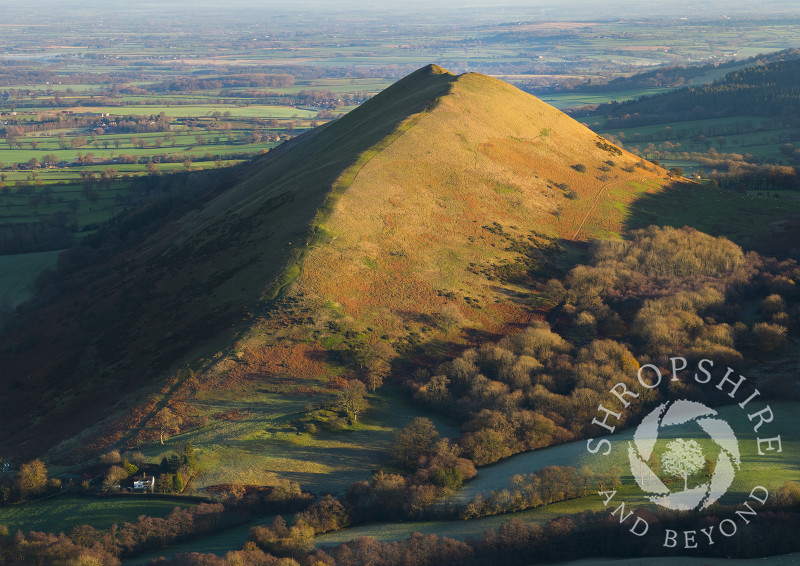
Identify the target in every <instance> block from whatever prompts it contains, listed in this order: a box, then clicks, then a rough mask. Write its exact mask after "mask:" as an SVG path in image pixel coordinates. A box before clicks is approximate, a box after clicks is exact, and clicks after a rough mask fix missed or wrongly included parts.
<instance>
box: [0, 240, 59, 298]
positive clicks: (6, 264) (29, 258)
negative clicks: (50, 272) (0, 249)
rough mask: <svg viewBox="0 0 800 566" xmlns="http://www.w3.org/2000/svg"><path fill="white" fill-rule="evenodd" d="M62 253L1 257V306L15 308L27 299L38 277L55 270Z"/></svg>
mask: <svg viewBox="0 0 800 566" xmlns="http://www.w3.org/2000/svg"><path fill="white" fill-rule="evenodd" d="M62 251H63V250H56V251H53V252H39V253H32V254H18V255H3V256H0V305H2V304H5V305H8V306H10V307H15V306H17V305H18V304H20V303H22V302H23V301H24V300H25V299H27V298H28V297H29V296H30V295H31V292H32V285H33V283H34V281H36V277H37V276H38V275H39V274H40V273H41V272H42V271H44V270H45V269H55V267H56V264H57V262H58V254H60V253H61V252H62Z"/></svg>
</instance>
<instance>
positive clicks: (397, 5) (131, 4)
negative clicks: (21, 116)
mask: <svg viewBox="0 0 800 566" xmlns="http://www.w3.org/2000/svg"><path fill="white" fill-rule="evenodd" d="M76 8H90V9H95V10H96V13H97V15H98V16H100V17H102V15H103V14H109V13H110V12H114V13H116V14H117V15H119V14H120V13H125V12H128V11H135V12H137V13H140V14H141V13H142V12H150V14H151V15H153V16H155V15H157V14H159V13H162V14H167V13H169V15H170V16H174V15H179V14H180V13H181V12H184V13H186V12H187V11H189V12H191V13H193V14H196V15H197V14H201V13H202V14H210V15H211V14H215V15H217V16H224V17H225V19H230V18H231V17H233V18H237V17H241V18H242V19H246V18H247V17H248V16H250V17H253V16H254V15H255V14H268V13H276V12H281V13H284V14H287V13H292V12H295V13H300V12H304V13H308V12H311V13H312V14H322V13H330V12H336V13H338V14H342V13H346V12H347V11H352V10H355V11H359V12H361V13H362V14H364V13H385V12H401V13H404V14H406V15H408V16H413V15H418V16H419V17H421V18H426V17H430V16H432V15H438V16H440V17H441V18H443V20H442V21H441V23H443V24H446V23H447V17H448V14H449V16H450V17H451V18H452V19H459V20H461V19H463V18H464V17H465V16H468V14H469V13H475V12H481V13H482V14H483V18H482V19H484V20H485V19H486V16H487V13H489V15H493V16H494V18H496V19H497V21H504V20H506V19H516V18H523V19H565V20H581V19H585V18H595V19H596V18H617V17H645V16H664V15H673V16H677V17H690V16H722V15H729V16H732V15H742V14H758V15H760V16H765V15H770V14H775V15H779V14H781V15H782V14H797V15H800V2H797V0H764V1H754V0H747V1H745V0H659V1H658V2H655V1H653V0H625V1H618V0H617V1H607V0H561V1H557V0H496V1H493V2H480V1H477V0H433V1H431V0H402V1H397V0H391V1H385V0H225V1H224V2H219V1H218V0H158V1H155V0H102V1H99V0H70V1H64V0H39V1H35V0H34V1H31V2H19V1H18V0H13V1H11V0H0V14H2V19H3V20H5V21H3V23H11V22H10V21H9V20H13V19H14V18H15V17H17V18H24V19H25V20H27V19H28V18H30V17H39V18H41V17H42V15H43V14H48V13H49V14H54V13H62V14H63V16H64V17H65V18H67V19H68V18H69V16H70V14H72V15H76ZM494 18H493V19H494Z"/></svg>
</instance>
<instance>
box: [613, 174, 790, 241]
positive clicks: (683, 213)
mask: <svg viewBox="0 0 800 566" xmlns="http://www.w3.org/2000/svg"><path fill="white" fill-rule="evenodd" d="M779 196H780V197H781V198H774V196H770V197H769V198H765V197H762V196H758V195H756V194H738V193H734V192H731V191H727V190H722V189H714V188H712V187H709V186H700V185H697V186H696V188H695V187H691V186H689V187H676V188H671V189H667V190H665V191H662V192H661V193H658V194H652V195H645V196H643V197H641V198H639V199H638V200H636V201H634V202H633V203H632V204H631V205H630V207H629V210H630V212H631V214H630V215H629V216H628V226H627V228H628V229H635V228H643V227H645V226H649V225H650V224H660V225H668V226H675V227H678V228H680V227H682V226H692V227H693V228H696V229H698V230H700V231H701V232H706V233H708V234H711V235H714V236H725V237H727V238H728V239H730V240H732V241H734V242H736V243H738V244H739V245H747V244H750V243H752V242H753V241H755V240H756V239H758V238H759V237H761V236H763V235H764V234H765V233H767V232H768V230H769V228H770V222H771V221H772V220H774V219H776V218H779V217H788V216H791V215H793V214H796V213H798V212H800V202H798V201H797V200H795V199H794V198H793V193H792V192H791V191H782V192H781V193H779ZM734 218H735V219H737V220H736V222H731V221H729V219H734Z"/></svg>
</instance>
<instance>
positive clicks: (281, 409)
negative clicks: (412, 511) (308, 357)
mask: <svg viewBox="0 0 800 566" xmlns="http://www.w3.org/2000/svg"><path fill="white" fill-rule="evenodd" d="M315 401H316V399H315ZM308 402H309V399H308V398H306V397H293V396H291V395H287V394H274V393H267V392H264V391H256V392H253V391H249V392H244V391H234V392H227V393H225V392H214V393H213V394H207V395H205V398H203V397H201V399H200V400H199V406H200V407H201V408H203V409H204V410H205V411H206V412H207V414H209V415H212V414H215V413H217V412H220V411H229V410H232V409H238V410H241V411H243V412H244V413H245V415H246V416H244V418H242V419H241V420H212V422H211V423H210V424H208V425H207V426H204V427H201V428H199V429H196V430H192V431H190V432H186V433H184V434H180V435H178V436H174V437H172V438H170V439H169V441H168V442H167V446H166V447H161V446H160V445H153V446H151V447H150V448H148V449H145V451H144V452H145V455H146V456H148V457H149V459H152V460H153V461H158V460H159V459H160V457H161V455H162V454H163V453H165V452H169V451H170V450H172V449H174V448H177V447H179V446H180V445H182V444H183V443H186V442H192V444H193V445H194V446H196V447H200V448H198V451H197V455H198V463H199V465H200V470H201V471H200V476H199V478H198V480H197V484H196V485H197V487H198V488H203V487H206V486H210V485H216V484H222V483H239V484H259V485H269V484H270V483H272V482H274V481H275V480H276V479H277V477H278V475H280V477H283V478H287V479H290V480H293V481H296V482H299V483H300V485H301V486H303V488H304V489H306V490H308V491H312V492H315V493H326V492H341V491H343V490H344V488H345V487H347V486H348V485H350V484H351V483H353V482H355V481H358V480H363V479H367V478H369V477H370V474H371V470H373V469H376V468H386V467H387V466H389V465H390V463H389V461H388V457H387V451H386V450H387V448H388V446H389V444H390V443H391V441H392V438H393V436H394V434H395V432H397V431H398V430H399V429H400V428H402V427H403V426H405V425H406V424H407V423H408V422H409V421H411V420H412V419H413V418H415V417H418V416H430V415H427V414H426V413H425V412H424V411H423V410H422V409H420V408H418V407H416V406H415V405H413V404H412V403H411V402H410V400H409V399H408V397H407V395H405V394H404V393H403V392H401V391H398V390H392V388H384V390H382V392H381V394H380V395H370V406H371V408H370V409H369V410H368V411H367V412H366V413H365V414H364V416H363V417H362V418H361V419H360V422H359V423H358V424H357V425H356V426H355V427H353V428H352V429H351V430H343V431H340V432H330V431H325V430H321V429H320V430H319V431H318V432H316V433H314V434H309V433H307V432H301V431H299V430H297V428H298V426H297V425H296V423H294V422H293V421H295V420H296V419H298V418H300V417H302V416H303V415H304V414H305V413H306V410H307V405H308ZM433 420H434V421H435V422H436V424H437V428H438V430H439V432H440V434H442V435H443V436H450V437H453V436H457V435H458V429H456V428H455V427H453V426H451V425H450V424H448V423H447V422H446V421H444V420H442V419H437V418H436V417H434V418H433Z"/></svg>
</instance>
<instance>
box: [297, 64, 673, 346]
mask: <svg viewBox="0 0 800 566" xmlns="http://www.w3.org/2000/svg"><path fill="white" fill-rule="evenodd" d="M405 126H406V127H405V128H404V129H403V130H402V132H398V133H396V134H395V136H393V138H392V139H391V143H383V144H381V145H380V147H377V148H374V149H373V151H371V152H370V153H369V154H368V155H367V156H365V157H364V158H363V159H362V160H361V162H360V163H359V164H358V165H357V166H356V167H353V168H352V169H351V170H349V171H348V172H346V174H345V175H343V176H342V177H341V178H340V179H339V180H338V183H337V187H338V190H337V193H338V195H339V196H338V197H337V198H336V199H334V200H333V203H332V206H331V208H332V210H331V211H330V213H329V214H327V215H324V216H322V217H320V218H319V219H318V224H319V227H320V233H322V234H324V236H325V238H324V243H323V244H321V245H318V246H315V247H314V248H313V250H311V251H310V252H309V253H308V254H307V255H306V257H305V261H304V262H303V264H302V273H301V275H300V277H299V278H298V279H297V281H296V283H295V287H294V289H295V290H296V291H298V292H302V293H304V295H305V296H306V297H316V298H319V299H322V300H324V301H333V302H334V303H336V304H340V305H342V307H343V309H344V310H345V312H346V314H347V315H349V316H351V317H353V318H354V319H355V320H361V321H362V322H364V323H365V324H367V325H369V324H376V325H378V326H379V327H381V328H383V329H384V330H393V331H395V332H399V331H401V329H402V328H403V327H405V326H407V325H408V323H409V321H412V322H413V321H415V320H417V321H418V320H420V317H424V316H425V315H428V316H431V315H433V316H434V317H435V316H436V315H437V314H439V313H441V312H443V309H444V310H446V311H447V312H449V313H450V317H451V318H452V316H453V315H455V318H456V319H457V318H458V317H459V314H460V315H461V316H463V318H464V319H465V320H469V321H470V324H475V323H477V324H482V325H484V326H486V325H488V326H486V327H487V328H488V327H493V326H496V325H502V324H503V323H504V322H508V321H509V317H514V316H517V315H519V314H521V311H520V310H519V305H516V304H515V303H514V302H513V301H511V300H509V291H512V292H513V289H514V288H515V286H513V285H507V284H504V283H502V282H501V281H498V280H496V279H494V280H490V279H488V278H487V276H486V274H485V271H486V270H487V269H488V270H491V266H496V265H501V264H502V263H503V262H509V263H513V262H514V261H517V260H518V259H519V253H517V251H508V250H507V248H508V247H509V244H508V241H509V240H508V237H501V236H500V235H499V234H498V231H499V230H498V225H499V228H500V229H501V230H502V231H503V232H504V233H505V234H506V235H507V236H510V237H511V238H517V239H520V240H521V241H526V239H527V238H528V237H529V236H530V235H531V233H532V231H533V232H537V233H539V234H545V235H547V236H551V237H557V238H565V239H570V240H572V239H577V240H586V239H589V238H593V237H608V236H610V235H614V234H617V233H618V232H619V231H620V229H621V225H622V223H623V221H624V219H625V217H626V213H627V210H626V204H627V203H628V202H630V201H631V200H632V199H634V198H635V197H636V196H637V195H638V194H641V193H642V192H644V191H655V190H658V189H659V188H660V187H661V186H663V185H664V184H666V183H667V181H666V179H665V177H664V175H663V173H664V172H663V171H662V170H660V169H656V168H652V171H649V170H646V169H644V168H641V167H637V166H636V164H637V163H638V162H639V159H638V158H637V157H635V156H633V155H631V154H628V153H625V152H621V151H620V150H618V149H617V148H614V147H612V146H609V145H608V144H606V143H605V141H604V140H602V139H601V138H600V137H598V136H597V135H596V134H594V133H593V132H591V131H590V130H588V129H587V128H585V127H584V126H583V125H581V124H579V123H578V122H576V121H574V120H572V119H571V118H569V117H568V116H566V115H565V114H563V113H562V112H560V111H558V110H556V109H555V108H553V107H551V106H549V105H547V104H545V103H543V102H542V101H540V100H538V99H537V98H535V97H533V96H531V95H529V94H527V93H524V92H522V91H520V90H518V89H516V88H515V87H513V86H511V85H509V84H507V83H504V82H502V81H499V80H497V79H493V78H490V77H487V76H483V75H479V74H475V73H468V74H464V75H461V76H459V77H458V78H457V79H456V80H455V81H454V82H453V84H452V86H451V89H450V91H449V92H448V93H447V94H446V95H445V96H443V97H441V98H440V99H439V100H438V102H437V104H436V105H435V106H434V107H433V108H431V109H430V110H428V111H427V112H425V113H423V114H421V115H419V116H417V117H415V119H414V120H413V121H412V123H406V124H405ZM397 134H399V135H397ZM465 297H470V298H471V299H475V300H477V301H478V302H477V303H476V302H475V301H467V302H465ZM447 304H451V305H454V307H455V308H457V309H458V312H455V311H454V310H453V307H452V306H451V307H447V308H445V306H446V305H447ZM476 306H477V307H479V308H474V307H476Z"/></svg>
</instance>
